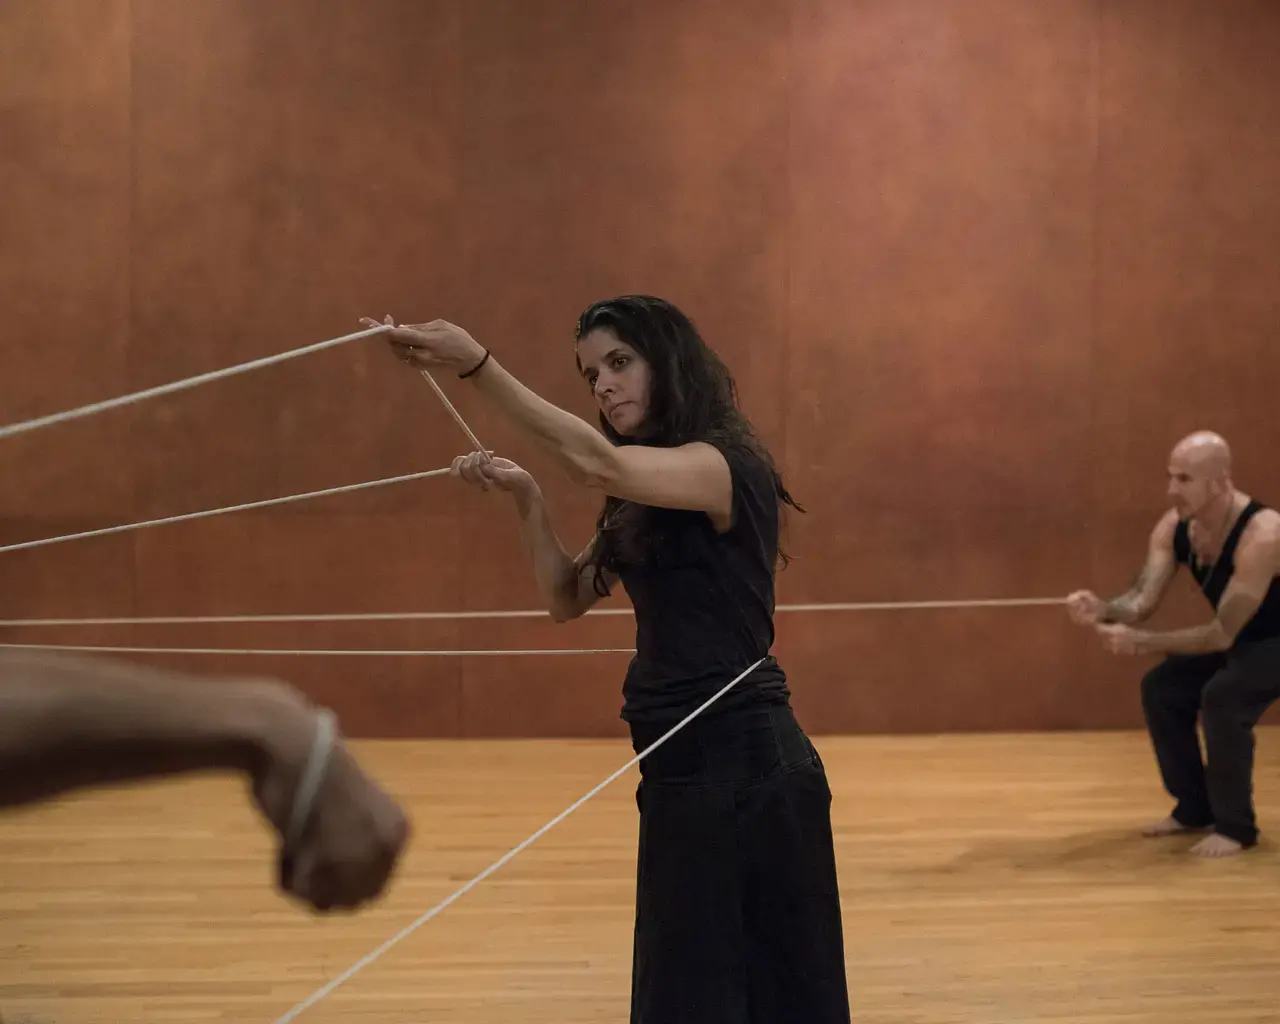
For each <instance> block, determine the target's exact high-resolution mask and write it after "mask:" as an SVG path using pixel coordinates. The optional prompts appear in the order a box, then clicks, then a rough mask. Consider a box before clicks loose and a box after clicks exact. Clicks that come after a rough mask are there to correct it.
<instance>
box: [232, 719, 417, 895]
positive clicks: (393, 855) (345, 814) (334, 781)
mask: <svg viewBox="0 0 1280 1024" xmlns="http://www.w3.org/2000/svg"><path fill="white" fill-rule="evenodd" d="M316 728H317V722H316V713H315V709H314V708H312V707H311V706H310V705H309V704H308V703H307V702H306V701H305V700H303V699H301V698H293V699H289V700H287V701H286V702H285V703H284V706H282V707H281V709H280V714H279V715H274V716H272V721H271V722H270V723H269V724H268V727H267V735H266V742H265V753H266V759H265V763H264V766H263V768H262V770H261V772H260V773H259V774H258V776H257V778H255V780H254V786H253V793H254V798H255V800H256V801H257V803H258V806H259V807H260V808H261V810H262V812H263V814H264V815H265V816H266V818H267V820H268V821H270V822H271V824H272V825H273V826H274V827H275V829H276V832H277V833H278V834H279V835H280V836H281V839H282V841H283V838H284V834H285V829H287V828H288V827H289V821H290V817H291V815H292V813H293V801H294V797H295V794H296V791H297V787H298V783H299V781H300V780H301V777H302V773H303V770H304V768H305V766H306V763H307V761H308V760H309V758H310V756H311V749H312V745H313V744H314V742H315V737H316ZM408 839H409V823H408V820H407V818H406V817H405V814H404V811H403V810H402V809H401V808H400V806H399V805H398V804H397V803H396V801H395V800H394V799H393V798H392V797H391V796H390V795H388V794H387V793H386V792H385V791H384V790H382V789H381V788H380V787H379V786H377V785H376V784H375V783H374V782H373V781H372V780H371V779H370V778H369V777H368V776H367V775H366V774H365V773H364V772H363V771H362V770H361V768H360V766H359V765H358V764H357V763H356V761H355V759H354V758H353V757H352V756H351V754H350V753H349V752H348V750H347V749H346V747H345V746H344V744H343V742H342V739H341V737H340V736H335V737H334V746H333V749H332V752H331V754H330V757H329V763H328V766H327V768H326V770H325V774H324V777H323V779H322V781H321V783H320V787H319V789H318V790H317V792H316V797H315V802H314V803H313V805H312V808H311V814H310V816H309V817H308V819H307V822H306V826H305V828H304V829H303V831H302V835H301V838H300V840H299V842H298V845H297V847H296V849H294V850H282V852H281V863H280V886H281V888H282V889H284V891H285V892H288V893H290V894H292V895H293V896H295V897H297V898H298V899H300V900H303V901H304V902H307V903H309V904H311V906H313V907H314V908H315V909H316V910H319V911H329V910H334V909H344V910H350V909H355V908H356V907H359V906H360V905H361V904H364V903H367V902H369V901H370V900H373V899H375V898H377V897H378V896H380V895H381V894H382V892H383V890H384V889H385V888H386V885H387V882H388V881H389V879H390V877H391V875H392V873H393V872H394V870H395V866H396V863H397V862H398V860H399V858H400V855H401V853H402V852H403V850H404V848H405V846H406V844H407V842H408Z"/></svg>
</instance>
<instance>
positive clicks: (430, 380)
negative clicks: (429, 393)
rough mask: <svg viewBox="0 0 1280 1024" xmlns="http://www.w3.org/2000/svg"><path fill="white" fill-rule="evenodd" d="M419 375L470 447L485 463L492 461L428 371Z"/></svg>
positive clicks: (423, 371)
mask: <svg viewBox="0 0 1280 1024" xmlns="http://www.w3.org/2000/svg"><path fill="white" fill-rule="evenodd" d="M421 373H422V376H424V377H426V378H427V383H428V384H430V385H431V390H433V391H434V392H435V393H436V397H437V398H439V399H440V401H441V402H443V403H444V407H445V408H446V409H448V410H449V415H450V416H452V417H453V418H454V420H456V421H457V424H458V426H460V427H461V428H462V432H463V433H464V434H466V435H467V440H468V441H470V442H471V447H472V448H474V449H475V450H476V451H478V452H479V453H480V454H481V455H482V456H484V460H485V461H486V462H492V461H493V460H492V459H490V458H489V452H488V451H487V450H486V448H485V446H484V445H482V444H481V443H480V439H479V438H478V437H476V435H475V434H473V433H472V432H471V428H470V427H469V426H467V421H466V420H464V419H463V418H462V414H461V413H459V412H458V410H457V409H455V408H454V407H453V403H452V402H451V401H449V398H448V396H447V395H446V394H445V393H444V391H442V390H441V388H440V385H439V384H437V383H436V379H435V378H434V377H433V376H431V373H430V371H428V370H422V371H421Z"/></svg>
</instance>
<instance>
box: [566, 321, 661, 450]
mask: <svg viewBox="0 0 1280 1024" xmlns="http://www.w3.org/2000/svg"><path fill="white" fill-rule="evenodd" d="M578 365H579V366H581V367H582V377H583V379H584V380H585V381H586V382H587V385H588V386H589V387H590V388H591V395H592V397H593V398H594V399H595V400H596V406H597V407H598V408H599V409H600V412H601V413H602V414H603V415H604V417H605V419H606V420H607V421H608V423H609V426H611V427H613V429H614V430H616V431H617V432H618V433H619V434H621V435H622V436H623V437H634V436H636V434H637V433H638V432H639V430H640V427H641V425H642V424H643V423H644V418H645V415H646V413H647V412H648V410H649V364H648V363H646V362H645V361H644V359H643V358H641V356H640V354H639V353H638V352H637V351H636V350H635V349H633V348H632V347H631V346H630V345H628V344H627V343H626V342H625V341H623V340H621V339H620V338H619V337H618V336H617V335H616V334H614V333H613V332H612V331H610V330H609V329H608V328H604V327H600V328H597V329H596V330H594V331H591V332H590V333H589V334H584V335H583V336H582V337H581V338H580V339H579V340H578Z"/></svg>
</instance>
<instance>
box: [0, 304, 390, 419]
mask: <svg viewBox="0 0 1280 1024" xmlns="http://www.w3.org/2000/svg"><path fill="white" fill-rule="evenodd" d="M387 330H388V328H387V327H386V326H385V325H383V326H379V327H370V328H367V329H365V330H363V331H356V332H355V333H354V334H344V335H343V336H342V337H341V338H331V339H330V340H328V341H320V342H316V343H315V344H314V345H304V346H303V347H302V348H295V349H291V350H290V351H288V352H280V353H278V354H277V355H274V356H266V357H264V358H262V359H254V360H253V361H252V362H248V363H240V364H239V365H237V366H228V367H227V368H225V369H222V370H213V371H212V372H210V373H202V374H200V375H199V376H196V377H188V378H186V379H185V380H178V381H174V382H173V383H172V384H161V385H160V386H159V387H154V388H147V389H146V390H145V391H135V392H134V393H133V394H131V395H122V396H120V397H119V398H111V399H107V400H106V401H105V402H94V403H93V404H91V405H84V406H81V407H80V408H78V409H68V410H66V411H65V412H56V413H53V414H52V415H49V416H41V417H39V418H38V419H33V420H26V421H25V422H23V423H11V424H10V425H9V426H7V427H0V439H2V438H6V437H13V436H14V435H15V434H25V433H26V432H27V431H30V430H39V429H40V428H41V427H51V426H53V425H54V424H55V423H66V422H67V421H68V420H75V419H79V418H81V417H82V416H92V415H94V414H95V413H100V412H106V411H107V410H108V409H115V408H118V407H120V406H123V405H132V404H134V403H135V402H142V401H145V400H146V399H148V398H157V397H159V396H160V395H171V394H173V393H174V392H175V391H183V390H185V389H187V388H193V387H196V386H197V385H199V384H208V383H210V382H212V381H215V380H222V379H223V378H225V377H231V376H234V375H235V374H238V373H247V372H248V371H249V370H259V369H261V368H262V367H264V366H271V365H273V364H275V363H282V362H284V361H285V360H286V359H296V358H298V356H305V355H310V354H312V353H313V352H320V351H322V350H324V349H327V348H334V347H335V346H337V345H345V344H346V343H347V342H349V341H358V340H360V339H361V338H368V337H370V336H372V335H374V334H382V333H384V332H385V331H387Z"/></svg>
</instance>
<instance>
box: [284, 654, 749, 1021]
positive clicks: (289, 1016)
mask: <svg viewBox="0 0 1280 1024" xmlns="http://www.w3.org/2000/svg"><path fill="white" fill-rule="evenodd" d="M763 661H764V658H761V659H760V661H757V662H756V663H755V664H754V665H752V666H751V667H750V668H748V669H747V670H746V671H745V672H743V673H742V674H741V675H739V676H738V677H737V678H735V679H733V680H732V681H731V682H729V683H727V684H726V685H725V686H724V687H723V688H722V689H721V690H720V691H719V692H718V693H716V694H715V695H714V696H712V697H710V698H709V699H707V700H706V701H705V702H704V703H703V704H702V706H701V707H698V708H696V709H695V710H694V711H692V712H690V713H689V714H688V715H686V716H685V717H684V718H683V719H682V720H681V721H680V722H678V723H676V724H675V725H674V726H672V727H671V729H670V730H668V731H667V732H666V733H665V734H664V735H662V736H660V737H659V738H658V739H657V740H655V741H654V742H653V744H652V745H651V746H649V747H648V748H647V749H645V750H642V751H641V752H640V753H639V754H636V756H635V757H633V758H632V759H631V760H630V761H628V762H627V763H626V764H624V765H623V766H622V767H621V768H619V769H618V770H617V771H615V772H614V773H613V774H612V775H610V776H609V777H608V778H607V779H605V780H604V781H603V782H601V783H600V784H599V785H597V786H596V787H595V788H594V789H592V790H591V791H590V792H588V793H587V794H586V795H585V796H582V797H579V798H578V799H577V800H575V801H574V802H573V803H572V804H570V805H569V806H568V807H567V808H565V809H564V810H563V811H561V812H560V813H559V814H557V815H556V816H555V817H554V818H552V819H551V820H550V821H549V822H547V823H546V824H545V825H543V826H542V828H540V829H538V831H537V832H535V833H534V834H533V835H531V836H530V837H529V838H528V839H526V840H525V841H524V842H522V843H520V844H519V845H518V846H514V847H512V848H511V849H510V850H508V851H507V852H506V853H505V854H503V855H502V856H501V857H499V858H498V859H497V860H496V861H494V862H493V863H492V864H490V865H489V866H488V867H487V868H485V869H484V870H483V871H481V872H480V874H478V875H476V876H475V878H473V879H471V881H469V882H467V883H466V885H464V886H462V887H461V888H460V889H457V890H456V891H455V892H454V893H453V894H452V895H450V896H448V897H447V898H445V899H444V900H442V901H441V902H440V903H438V904H436V905H435V906H434V907H432V908H431V909H430V910H428V911H427V912H426V913H425V914H423V915H422V916H421V917H420V918H418V919H417V920H416V921H414V922H413V923H412V924H410V925H408V926H407V927H405V928H403V929H401V930H400V931H399V932H397V933H396V934H395V935H393V936H392V937H391V938H390V939H388V940H387V941H386V942H384V943H383V944H382V945H381V946H379V947H378V948H377V949H375V950H373V952H371V953H369V954H368V955H367V956H365V957H363V958H361V959H360V960H358V961H357V962H356V963H354V964H352V966H350V967H348V968H347V969H346V970H345V971H343V972H342V973H341V974H339V975H338V976H337V977H336V978H334V979H333V980H332V981H330V982H328V983H327V984H325V985H324V986H323V987H321V988H319V989H317V990H316V991H315V992H313V993H312V994H311V995H310V996H308V997H307V998H306V999H304V1000H303V1001H302V1002H300V1003H299V1004H298V1005H297V1006H295V1007H294V1008H293V1009H292V1010H290V1011H289V1012H288V1013H286V1014H285V1015H284V1016H283V1017H279V1018H277V1019H276V1021H275V1022H274V1024H290V1021H293V1020H296V1019H297V1018H298V1017H299V1015H301V1014H302V1013H303V1012H304V1011H305V1010H307V1009H308V1008H310V1007H312V1006H314V1005H315V1004H316V1003H318V1002H319V1001H320V1000H321V999H323V998H325V996H327V995H329V993H331V992H332V991H333V990H334V989H336V988H337V987H338V986H339V985H342V984H344V983H345V982H347V981H349V980H350V979H351V978H352V977H354V976H355V975H356V974H357V973H358V972H360V971H362V970H363V969H364V968H366V967H368V966H369V965H370V964H371V963H373V962H374V961H375V960H377V959H378V957H380V956H382V954H383V953H385V952H387V950H389V949H391V948H392V947H393V946H395V945H396V944H398V943H399V942H401V941H402V940H404V939H406V938H408V937H409V936H410V935H412V934H413V933H414V932H415V931H417V930H418V929H419V928H421V927H422V926H423V925H424V924H426V923H427V922H428V921H430V920H431V919H432V918H433V917H435V916H436V915H437V914H439V913H440V912H441V911H442V910H444V909H445V907H447V906H449V905H450V904H451V903H453V902H454V901H455V900H457V899H458V898H459V897H461V896H463V895H465V894H466V893H467V892H468V891H470V890H471V889H472V888H473V887H474V886H475V885H477V884H478V883H479V882H482V881H484V879H486V878H488V877H489V876H490V875H491V874H493V873H494V872H495V871H497V870H498V869H499V868H501V867H502V866H503V865H504V864H506V863H507V862H508V861H510V860H511V859H512V858H513V857H515V856H516V855H517V854H518V853H520V852H521V851H522V850H524V849H525V848H526V847H528V846H530V845H532V844H533V843H534V842H536V841H537V840H538V839H540V838H541V837H542V836H543V835H545V834H546V833H547V832H549V831H550V830H551V829H552V828H554V827H555V826H556V825H558V824H559V823H560V822H562V821H563V820H564V819H565V818H567V817H568V816H569V815H570V814H572V813H573V812H574V811H576V810H577V809H578V808H579V807H581V806H582V805H583V804H585V803H586V802H587V801H588V800H590V799H591V798H592V797H593V796H595V795H596V794H597V793H599V792H600V791H601V790H602V789H604V788H605V787H606V786H608V785H609V784H610V783H612V782H613V781H614V780H615V779H617V778H619V777H620V776H622V775H623V774H625V773H626V772H627V771H629V770H630V769H631V768H632V767H633V766H634V765H636V764H639V763H640V761H641V760H643V759H644V758H646V757H648V756H649V755H650V754H652V753H653V752H654V751H655V750H657V749H658V748H659V747H660V746H662V745H663V744H664V743H666V742H667V740H669V739H670V738H671V737H672V736H674V735H675V734H676V733H677V732H679V731H680V730H681V729H683V728H684V727H685V726H686V725H688V724H689V723H690V722H692V721H693V720H694V718H696V717H697V716H698V715H700V714H702V712H703V711H705V710H706V709H707V708H709V707H710V706H711V705H712V704H713V703H715V702H716V701H717V700H719V699H720V698H721V697H722V696H723V695H724V694H726V693H728V692H729V690H730V689H731V688H732V687H734V686H736V685H737V684H738V683H739V682H741V681H742V680H743V679H745V678H746V677H747V676H749V675H750V674H751V673H752V672H753V671H755V669H756V668H757V667H758V666H759V665H760V664H761V662H763Z"/></svg>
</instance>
